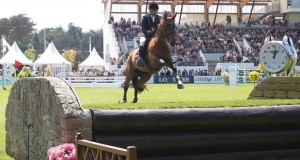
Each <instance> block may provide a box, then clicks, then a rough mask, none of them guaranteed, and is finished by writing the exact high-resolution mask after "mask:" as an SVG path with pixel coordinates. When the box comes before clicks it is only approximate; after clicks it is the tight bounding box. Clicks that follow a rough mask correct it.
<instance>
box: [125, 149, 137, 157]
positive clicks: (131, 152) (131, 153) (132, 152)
mask: <svg viewBox="0 0 300 160" xmlns="http://www.w3.org/2000/svg"><path fill="white" fill-rule="evenodd" d="M127 154H128V160H137V152H136V147H135V146H128V147H127Z"/></svg>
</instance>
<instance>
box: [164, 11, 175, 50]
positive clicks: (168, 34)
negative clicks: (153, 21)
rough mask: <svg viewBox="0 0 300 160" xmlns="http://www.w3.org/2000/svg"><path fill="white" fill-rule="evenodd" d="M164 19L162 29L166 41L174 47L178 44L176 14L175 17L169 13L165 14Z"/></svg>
mask: <svg viewBox="0 0 300 160" xmlns="http://www.w3.org/2000/svg"><path fill="white" fill-rule="evenodd" d="M163 16H164V18H163V20H162V22H161V24H160V25H161V27H162V28H163V29H162V30H163V31H162V32H164V33H162V34H164V37H165V38H166V40H167V41H168V42H169V43H170V44H171V45H172V46H174V45H175V44H176V39H175V37H176V31H175V29H176V25H175V17H176V13H175V14H174V15H170V14H169V13H168V12H165V13H164V15H163Z"/></svg>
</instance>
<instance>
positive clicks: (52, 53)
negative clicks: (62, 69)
mask: <svg viewBox="0 0 300 160" xmlns="http://www.w3.org/2000/svg"><path fill="white" fill-rule="evenodd" d="M50 64H51V65H52V64H53V65H64V64H67V65H70V64H71V62H69V61H67V60H66V59H65V58H64V57H63V56H62V55H61V54H60V53H59V52H58V51H57V49H56V47H55V46H54V43H53V42H51V43H50V44H49V45H48V47H47V49H46V50H45V52H44V53H43V54H42V55H41V56H40V57H39V59H37V60H36V61H35V62H34V65H50Z"/></svg>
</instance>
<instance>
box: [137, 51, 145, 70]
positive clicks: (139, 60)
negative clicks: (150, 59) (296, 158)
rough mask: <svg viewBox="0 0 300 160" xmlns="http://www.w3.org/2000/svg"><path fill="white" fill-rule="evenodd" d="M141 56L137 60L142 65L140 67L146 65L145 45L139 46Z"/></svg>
mask: <svg viewBox="0 0 300 160" xmlns="http://www.w3.org/2000/svg"><path fill="white" fill-rule="evenodd" d="M139 55H140V56H139V57H138V59H137V60H136V63H137V64H138V65H139V66H140V67H143V65H144V60H143V57H144V46H140V48H139Z"/></svg>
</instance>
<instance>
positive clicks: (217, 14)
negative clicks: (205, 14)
mask: <svg viewBox="0 0 300 160" xmlns="http://www.w3.org/2000/svg"><path fill="white" fill-rule="evenodd" d="M219 4H220V0H218V4H217V9H216V13H215V18H214V23H213V25H215V23H216V19H217V15H218V9H219Z"/></svg>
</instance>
